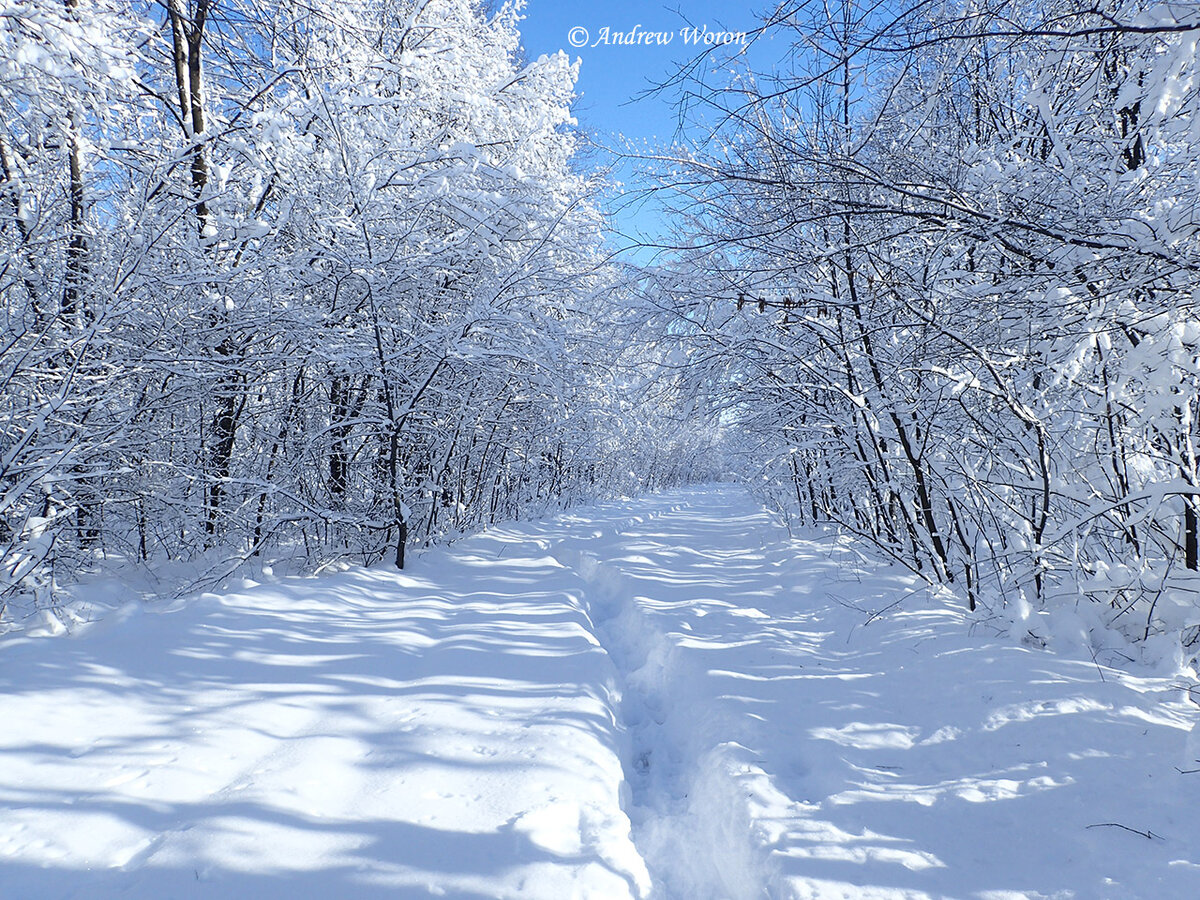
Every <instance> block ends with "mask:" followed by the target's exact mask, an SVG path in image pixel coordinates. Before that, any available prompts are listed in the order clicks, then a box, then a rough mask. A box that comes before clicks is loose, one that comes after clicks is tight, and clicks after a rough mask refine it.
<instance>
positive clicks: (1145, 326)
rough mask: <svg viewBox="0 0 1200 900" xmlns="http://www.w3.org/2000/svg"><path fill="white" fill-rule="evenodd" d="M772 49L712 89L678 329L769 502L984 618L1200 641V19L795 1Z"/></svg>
mask: <svg viewBox="0 0 1200 900" xmlns="http://www.w3.org/2000/svg"><path fill="white" fill-rule="evenodd" d="M767 36H772V37H774V39H775V41H774V45H775V46H779V45H781V44H782V45H784V46H788V47H791V50H790V51H789V52H788V53H787V55H786V57H785V59H784V60H783V61H782V64H781V65H779V66H777V67H776V68H775V69H774V70H773V72H772V73H764V72H759V73H749V72H746V73H743V74H741V75H739V76H737V77H736V78H735V79H734V80H733V81H732V82H731V83H730V84H728V85H726V86H719V87H713V88H710V87H705V86H704V85H702V84H695V85H693V101H692V103H693V107H692V108H693V109H696V110H702V113H700V114H699V115H701V116H702V118H703V120H704V122H706V123H707V124H708V129H707V131H705V132H704V133H705V138H704V139H703V140H697V141H695V142H693V149H692V152H691V154H690V155H688V156H685V157H682V158H675V159H671V160H670V161H669V162H670V165H671V167H672V168H673V170H674V172H675V174H674V176H670V175H668V176H666V180H667V182H668V183H669V184H672V185H674V186H675V188H676V189H677V196H678V197H679V198H680V199H679V203H678V204H677V207H678V216H679V219H678V221H679V222H680V223H681V226H680V227H681V232H683V233H684V234H685V235H686V236H685V237H684V238H683V239H682V240H681V243H683V244H686V245H687V246H689V247H691V248H694V249H690V250H685V251H683V252H682V253H681V254H680V255H681V261H680V264H679V266H678V270H679V277H680V279H681V281H682V282H690V284H691V285H692V287H691V289H690V290H686V289H685V290H680V291H677V292H676V294H675V296H676V304H675V313H676V316H677V320H678V321H686V322H687V323H688V325H687V328H688V330H689V331H690V333H691V334H692V337H693V340H694V342H695V345H696V346H697V347H698V348H700V349H699V351H698V352H700V353H708V354H712V355H716V356H719V357H720V358H721V360H722V362H721V366H722V367H723V368H724V370H725V371H726V375H725V377H724V384H725V385H726V390H727V392H728V396H729V399H728V409H729V410H730V411H729V412H728V413H727V414H726V417H727V421H728V422H729V423H730V424H731V425H735V426H736V430H739V431H740V432H741V433H742V434H743V436H744V448H745V449H744V455H745V456H746V457H747V458H749V459H751V460H753V461H755V464H757V465H761V466H762V467H763V470H764V472H765V473H766V474H767V475H768V476H769V477H768V480H767V482H766V483H767V484H768V485H769V486H770V491H771V493H772V494H773V496H774V497H775V498H776V502H777V503H778V504H779V505H780V506H781V507H782V508H784V509H786V510H787V511H788V513H789V515H791V516H796V517H799V518H800V519H802V520H805V521H813V520H816V521H833V522H837V523H839V524H840V525H841V526H843V527H844V528H846V529H848V530H850V531H852V532H854V533H856V534H860V535H862V536H864V537H867V538H869V539H870V540H872V541H873V542H875V543H876V544H877V545H878V546H879V547H881V548H882V549H884V550H885V551H886V552H888V553H889V554H891V555H892V556H893V557H894V558H896V559H898V560H900V561H903V562H905V563H906V564H908V565H910V566H911V567H913V568H914V569H916V570H918V571H921V572H923V573H925V574H926V575H927V576H929V577H931V578H934V579H937V580H942V581H948V582H954V583H955V584H956V585H959V586H961V588H962V590H963V593H964V595H965V596H966V597H967V598H969V602H970V603H971V605H972V606H974V605H975V604H976V602H986V603H987V604H989V605H990V604H993V603H996V602H1006V601H1011V600H1015V599H1016V598H1017V597H1021V596H1024V597H1026V598H1027V599H1029V600H1030V601H1032V602H1034V603H1036V604H1042V603H1055V602H1065V601H1073V599H1074V598H1077V597H1079V596H1081V595H1086V596H1090V597H1091V598H1093V599H1094V600H1097V601H1100V602H1103V603H1104V604H1106V605H1107V608H1108V610H1109V612H1108V618H1109V620H1110V621H1111V622H1112V623H1113V624H1114V625H1122V626H1128V627H1127V630H1128V631H1129V632H1130V633H1132V634H1135V635H1136V636H1139V637H1141V636H1145V635H1147V634H1149V633H1151V632H1154V631H1157V630H1159V629H1170V630H1176V629H1179V628H1190V629H1191V632H1194V631H1195V630H1196V628H1195V626H1198V625H1200V602H1198V601H1197V596H1200V595H1198V594H1197V584H1196V580H1195V577H1196V576H1195V575H1194V574H1190V573H1195V572H1196V570H1197V568H1198V566H1200V560H1198V559H1197V550H1196V542H1197V510H1198V508H1200V507H1198V505H1197V504H1198V501H1200V494H1198V485H1200V481H1198V480H1197V458H1196V447H1197V444H1198V441H1200V430H1198V429H1200V426H1198V425H1197V417H1198V415H1200V405H1198V404H1200V302H1198V301H1200V298H1198V297H1197V295H1196V292H1195V290H1196V289H1195V285H1196V278H1197V274H1200V273H1198V266H1200V242H1198V240H1197V228H1198V227H1200V219H1198V218H1197V217H1198V215H1200V196H1198V190H1200V181H1197V164H1198V163H1197V160H1198V158H1200V157H1198V154H1197V152H1196V151H1197V135H1198V134H1200V132H1197V128H1198V127H1200V107H1198V104H1197V99H1198V95H1197V85H1198V83H1200V82H1198V77H1197V76H1198V75H1200V73H1198V72H1197V54H1196V41H1197V39H1198V38H1200V7H1197V6H1196V5H1195V4H1192V3H1173V4H1166V3H1142V4H1136V3H1135V4H1129V3H1113V4H1107V5H1105V4H1101V5H1100V6H1094V5H1079V6H1076V5H1074V4H1073V3H1071V2H1015V3H1013V2H1004V3H1000V4H991V5H989V6H988V7H987V8H986V9H982V8H979V7H977V6H976V5H971V4H954V3H951V4H941V5H938V6H936V7H931V6H929V5H928V4H922V3H916V4H908V5H904V4H902V5H901V6H899V7H896V8H892V7H889V8H887V9H886V10H885V9H883V8H880V7H877V6H873V5H868V4H857V3H855V2H854V0H845V2H841V3H838V4H835V5H834V6H832V7H830V6H828V5H827V4H813V3H808V2H794V3H785V4H782V5H781V6H780V7H779V8H778V9H777V10H776V11H775V12H774V13H773V14H772V15H771V16H769V17H768V21H767V24H766V25H765V26H764V28H763V30H761V31H760V32H759V37H760V41H759V46H760V47H761V46H762V45H763V44H764V43H765V42H764V41H762V40H761V38H765V37H767ZM751 58H753V55H751ZM685 276H686V277H685ZM701 308H705V312H704V313H703V315H702V317H701V316H699V315H698V314H697V310H699V309H701ZM700 318H702V319H703V323H702V325H701V326H700V327H693V326H695V325H696V323H697V321H698V320H699V319H700ZM677 327H681V326H677ZM710 374H711V366H710V367H709V369H706V370H705V372H704V373H703V377H706V378H707V377H710ZM731 430H733V429H731ZM997 598H1002V599H1001V600H999V601H998V600H997Z"/></svg>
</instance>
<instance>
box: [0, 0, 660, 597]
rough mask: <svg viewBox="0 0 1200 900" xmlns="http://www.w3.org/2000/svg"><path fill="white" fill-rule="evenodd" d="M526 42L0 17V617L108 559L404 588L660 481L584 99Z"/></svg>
mask: <svg viewBox="0 0 1200 900" xmlns="http://www.w3.org/2000/svg"><path fill="white" fill-rule="evenodd" d="M518 21H519V18H518V15H517V12H516V10H515V9H514V8H513V7H511V6H505V7H503V8H501V9H499V10H498V11H495V10H493V11H488V10H487V9H486V8H485V6H484V4H481V3H478V2H474V0H422V2H417V0H315V2H314V0H305V2H293V0H272V2H270V3H259V2H257V0H162V2H160V3H149V2H147V3H128V2H126V0H88V2H86V3H83V2H78V0H29V2H24V3H21V4H16V5H12V4H10V5H9V7H8V8H6V9H5V10H3V11H0V310H2V312H0V315H2V316H3V320H2V321H0V384H2V385H3V387H2V390H0V405H2V410H0V558H2V559H3V570H2V572H0V608H2V607H3V606H4V605H5V604H7V603H9V602H11V601H12V600H13V598H17V597H20V598H24V599H23V601H22V602H29V600H30V598H33V600H35V601H36V600H38V599H39V598H40V599H41V600H46V599H48V598H51V597H52V595H53V593H54V591H55V588H56V583H58V582H62V581H65V580H68V579H69V578H70V577H73V575H74V574H75V573H77V572H78V571H80V570H83V569H87V568H88V567H90V566H92V565H94V564H95V563H97V562H98V561H100V560H101V559H102V558H105V557H110V556H117V557H120V558H124V559H130V560H140V561H142V562H145V563H147V564H152V565H153V564H157V563H160V562H162V561H164V560H168V559H170V560H176V559H193V558H197V557H205V556H209V557H212V559H213V560H214V565H215V567H216V568H215V570H214V571H218V572H220V571H227V570H229V568H230V567H231V566H234V565H236V564H238V563H239V562H241V561H244V560H246V559H249V558H250V557H252V556H254V555H256V554H262V553H264V552H265V551H270V552H286V553H292V552H300V553H303V554H304V555H305V557H306V558H307V559H309V560H320V559H328V558H330V557H331V556H335V555H339V554H348V555H352V556H353V558H355V559H357V560H360V561H361V560H367V561H371V560H377V559H379V558H381V557H384V556H387V557H388V558H391V559H395V560H396V561H397V562H399V563H402V562H403V559H404V548H405V546H406V544H411V543H413V542H416V541H420V540H424V539H427V538H429V537H430V536H434V535H437V534H440V533H446V532H453V531H456V530H457V531H461V530H466V529H470V528H472V527H476V526H478V525H479V524H480V523H483V522H488V521H492V520H495V519H497V518H508V517H513V516H516V515H519V514H522V513H525V512H528V511H530V510H539V509H541V508H543V507H544V506H545V505H546V504H547V503H550V502H562V501H569V500H571V499H572V498H575V497H580V496H589V495H591V494H594V493H596V492H598V491H613V490H621V489H628V490H632V489H635V488H637V487H638V486H640V484H641V483H642V479H643V478H646V477H648V480H649V481H650V482H653V481H654V478H655V476H654V475H649V476H646V473H647V471H649V470H651V469H653V466H652V465H649V466H648V465H645V464H643V460H641V459H640V457H639V454H640V453H642V450H640V449H639V448H640V447H652V445H653V442H651V441H648V440H647V439H646V437H645V435H646V434H648V433H649V432H650V431H651V430H652V429H653V422H652V420H651V419H650V418H647V415H648V414H647V413H645V412H644V411H643V412H639V411H638V410H631V409H630V408H629V407H630V406H631V405H632V401H630V400H629V399H628V395H629V393H630V391H631V389H632V384H633V383H632V381H630V380H628V379H630V378H633V376H632V375H629V376H628V378H626V377H625V376H622V375H621V373H622V372H628V371H629V370H627V369H626V368H625V367H624V365H623V363H622V359H623V357H622V354H623V353H627V352H628V351H626V350H622V348H621V345H620V344H619V342H617V341H615V340H614V339H613V338H612V337H611V336H610V335H611V330H610V324H611V320H612V319H613V318H614V312H613V311H614V310H617V309H619V305H620V291H619V289H618V288H617V287H616V286H615V285H616V279H615V275H614V272H613V270H612V269H611V268H606V267H605V266H604V265H603V259H602V256H601V252H600V250H601V225H600V219H599V216H598V214H597V212H596V209H595V206H594V204H593V199H592V198H593V197H594V196H595V193H596V185H595V184H593V183H592V182H591V180H590V179H589V178H588V177H585V176H584V175H582V174H580V171H579V170H578V168H577V166H576V164H575V163H574V162H573V154H574V152H575V150H576V143H577V140H578V138H577V136H576V134H575V133H574V130H573V128H572V126H573V120H572V118H571V109H570V107H571V102H572V100H573V92H574V80H575V74H576V73H575V70H574V68H573V67H572V65H571V64H570V63H569V61H568V60H567V58H566V57H565V55H563V54H559V55H556V56H549V57H542V58H540V59H537V60H533V61H527V60H524V59H522V57H521V51H520V43H519V35H518V31H517V25H518ZM639 416H641V418H640V419H639ZM639 422H640V424H639ZM621 423H625V424H621ZM626 425H627V426H628V427H626ZM618 426H620V427H618ZM639 429H640V430H639ZM659 449H661V448H659ZM647 452H657V451H656V450H652V451H647ZM675 456H676V462H677V463H678V459H679V454H675ZM633 473H640V474H633ZM663 473H664V474H663V477H666V478H670V477H673V476H671V475H670V473H668V472H667V471H666V470H665V469H664V470H663ZM676 474H678V473H676Z"/></svg>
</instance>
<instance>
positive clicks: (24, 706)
mask: <svg viewBox="0 0 1200 900" xmlns="http://www.w3.org/2000/svg"><path fill="white" fill-rule="evenodd" d="M975 631H976V633H974V634H971V633H970V631H969V629H968V627H967V623H966V622H965V621H964V618H963V614H962V613H961V611H960V610H959V609H958V608H957V607H956V606H955V605H953V604H951V603H948V602H947V600H946V599H945V598H942V597H940V596H936V595H934V594H932V593H931V592H929V591H927V590H926V589H925V588H924V587H923V586H922V585H921V584H920V583H919V582H918V581H916V580H915V579H914V578H912V577H911V576H908V575H905V574H898V573H896V572H892V571H888V570H886V569H883V568H882V567H880V566H878V565H866V564H864V563H862V562H860V561H858V560H857V559H856V557H854V556H853V555H852V554H851V553H850V551H849V550H848V548H847V547H846V546H845V545H844V544H842V543H841V542H839V541H837V540H835V539H833V538H814V539H812V540H807V541H804V540H797V541H792V540H789V539H788V537H787V535H786V533H785V532H783V531H782V529H781V528H780V527H779V526H778V525H776V524H775V523H774V522H773V521H772V520H771V518H770V517H769V516H768V514H767V513H765V512H764V511H762V510H761V509H759V508H758V507H757V506H756V505H755V504H754V502H753V501H752V500H751V499H750V498H749V497H747V496H746V495H745V494H744V493H742V492H740V491H738V490H736V489H733V488H715V489H708V490H697V491H690V492H680V493H674V494H666V495H660V496H657V497H653V498H649V499H646V500H642V501H629V502H625V503H621V504H612V505H608V506H602V507H595V508H590V509H587V510H582V511H577V512H574V513H572V514H568V515H564V516H561V517H559V518H557V519H554V520H551V521H547V522H541V523H533V524H523V525H513V526H504V527H497V528H493V529H490V530H489V531H488V532H486V533H485V534H482V535H478V536H475V537H473V538H470V539H469V540H465V541H462V542H459V543H458V544H456V545H454V546H452V547H450V548H445V549H439V550H435V551H431V552H429V553H426V554H424V555H423V556H421V557H420V558H419V559H417V560H416V561H415V563H414V564H413V566H412V568H411V569H410V570H409V571H408V572H405V573H397V572H394V571H389V570H388V569H386V568H376V569H371V570H358V571H350V572H346V573H342V574H339V575H335V576H327V577H320V578H309V579H283V580H280V581H278V582H275V583H269V584H261V585H257V586H247V587H246V588H245V589H243V590H240V591H237V592H235V593H228V594H223V595H220V596H217V595H205V596H202V597H200V598H196V599H193V600H191V601H190V602H187V603H180V604H175V605H174V606H170V607H166V608H157V607H155V606H149V607H147V608H145V609H144V610H137V609H136V608H134V607H128V608H126V609H125V610H122V612H121V614H119V615H110V616H108V617H107V618H105V619H103V620H102V621H101V622H100V623H99V624H98V625H96V626H93V627H91V628H90V629H84V630H83V632H82V633H80V634H77V635H75V636H73V637H60V638H54V639H44V638H31V637H22V638H9V639H8V640H7V641H5V642H3V643H2V644H0V898H4V900H9V898H22V900H24V898H29V900H34V898H36V900H42V898H56V897H78V898H105V897H132V898H146V900H150V898H154V900H158V898H167V897H214V898H215V897H221V898H225V897H235V898H236V897H247V898H249V897H254V898H275V897H280V898H282V897H288V898H291V897H314V898H315V897H322V898H323V897H330V898H332V897H339V898H341V897H346V898H358V897H363V898H370V897H389V898H395V897H427V896H450V897H475V898H480V897H530V898H546V900H561V898H571V897H593V898H615V900H619V898H629V897H659V898H664V900H675V898H681V900H682V898H686V900H692V898H695V900H706V898H743V897H744V898H751V897H753V898H762V897H768V898H790V897H796V898H834V897H838V898H843V897H845V898H912V900H915V898H981V900H1013V898H1019V897H1026V898H1037V897H1057V898H1081V900H1083V898H1100V900H1103V898H1112V900H1118V898H1147V900H1149V898H1181V900H1182V898H1189V900H1190V898H1194V897H1196V896H1200V840H1198V839H1197V834H1198V833H1200V828H1198V827H1197V826H1200V773H1190V772H1189V770H1190V769H1196V768H1200V763H1196V762H1191V763H1190V764H1189V763H1188V761H1189V758H1190V757H1192V756H1196V755H1200V753H1197V750H1200V747H1198V746H1197V742H1196V741H1195V740H1193V742H1192V746H1191V748H1190V751H1191V752H1190V753H1189V748H1188V747H1187V737H1188V730H1189V729H1190V728H1191V727H1192V725H1193V723H1194V721H1195V719H1196V713H1197V711H1198V710H1197V708H1196V706H1195V705H1194V704H1192V703H1190V702H1189V701H1188V699H1187V694H1186V692H1185V691H1184V690H1182V689H1181V682H1180V681H1179V679H1176V678H1160V677H1149V676H1143V677H1133V676H1130V675H1123V674H1120V673H1118V672H1116V671H1113V670H1110V669H1105V668H1103V667H1102V666H1100V665H1099V664H1097V663H1096V662H1094V661H1093V660H1092V659H1091V658H1090V655H1088V654H1085V653H1083V651H1080V654H1079V656H1078V657H1077V658H1075V657H1070V656H1060V655H1054V654H1051V653H1049V652H1046V651H1043V650H1038V649H1033V648H1029V647H1026V646H1022V645H1020V644H1019V643H1016V642H1014V641H1012V640H1011V639H1008V638H1001V637H995V636H991V635H989V634H988V633H986V629H982V628H977V629H976V630H975ZM1181 769H1182V770H1183V771H1184V772H1189V774H1183V773H1181V771H1180V770H1181ZM1137 832H1143V833H1144V834H1139V833H1137ZM1145 835H1149V837H1147V836H1145Z"/></svg>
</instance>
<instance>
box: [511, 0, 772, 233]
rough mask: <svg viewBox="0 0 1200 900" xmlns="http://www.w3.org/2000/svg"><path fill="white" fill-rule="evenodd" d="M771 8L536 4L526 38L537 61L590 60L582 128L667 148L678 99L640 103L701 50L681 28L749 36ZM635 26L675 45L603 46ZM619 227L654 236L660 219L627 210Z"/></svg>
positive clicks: (555, 0)
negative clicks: (553, 56) (557, 55)
mask: <svg viewBox="0 0 1200 900" xmlns="http://www.w3.org/2000/svg"><path fill="white" fill-rule="evenodd" d="M769 5H771V4H770V3H769V2H765V0H763V2H760V3H759V4H758V5H755V6H751V5H750V4H749V3H738V2H734V3H731V2H728V0H726V2H717V0H679V2H676V3H671V4H670V5H666V4H660V3H654V2H651V3H645V2H640V3H639V2H636V0H602V2H601V0H584V2H577V3H565V2H562V0H529V3H528V6H527V7H526V9H525V21H524V22H522V23H521V34H522V39H523V43H524V46H525V50H526V53H527V55H528V56H529V57H531V58H536V57H538V56H540V55H541V54H543V53H553V52H555V51H557V50H565V51H566V52H567V53H568V54H569V55H570V57H571V59H573V60H574V59H577V58H578V59H581V60H582V65H581V66H580V72H579V84H578V88H577V89H578V92H579V94H580V95H581V96H580V99H579V100H578V101H577V102H576V107H575V114H576V117H577V118H578V119H579V122H580V125H581V127H583V128H584V129H585V130H587V131H589V132H591V133H593V134H595V135H596V136H597V138H599V139H601V140H603V139H604V138H605V137H606V136H609V135H615V134H618V133H620V134H624V135H625V136H626V137H628V138H630V139H633V140H634V141H635V142H637V143H639V144H640V143H641V142H642V141H648V142H651V143H654V142H664V141H669V140H670V139H671V138H672V137H673V136H674V135H675V132H676V114H675V110H674V108H673V106H672V103H673V100H674V96H673V95H672V94H670V93H668V94H665V95H659V96H653V97H649V98H644V99H641V100H635V99H634V98H636V97H637V96H638V95H639V94H640V93H642V92H644V91H645V90H646V89H647V88H648V87H650V86H651V85H652V84H654V83H657V82H660V81H662V80H663V79H664V78H666V77H667V76H668V75H669V74H670V73H671V72H672V71H674V69H675V67H676V65H677V64H678V63H679V62H681V61H684V60H687V59H690V58H692V57H694V56H695V55H696V54H697V53H698V52H699V51H700V49H701V48H700V47H697V46H696V45H695V44H694V43H693V44H688V43H685V41H684V39H683V37H682V36H681V34H680V29H681V28H685V27H694V28H698V29H699V28H703V27H704V26H707V28H708V30H709V31H721V30H725V31H735V32H736V31H749V30H751V29H752V28H754V26H755V25H756V23H757V18H756V16H755V11H756V10H758V9H760V8H761V7H763V6H769ZM635 27H636V28H638V30H639V31H640V32H662V33H665V34H670V35H671V41H670V43H669V44H667V45H665V46H664V45H659V44H657V43H655V44H651V45H649V46H645V45H643V46H636V45H635V46H630V45H617V44H613V43H608V44H605V43H602V41H603V40H604V35H605V31H604V29H605V28H608V29H609V31H608V34H609V35H610V36H612V35H614V34H615V33H616V32H622V33H628V32H630V31H632V30H633V29H634V28H635ZM573 28H582V29H586V32H587V40H586V41H584V42H583V46H572V43H571V36H572V29H573ZM574 37H575V39H576V43H579V42H580V40H581V38H582V32H575V34H574ZM631 101H632V102H631ZM618 177H622V178H626V179H627V178H628V173H627V171H625V172H619V173H618ZM631 187H632V185H631ZM616 225H617V227H619V228H620V229H621V230H623V231H632V230H636V229H641V230H651V231H652V230H654V229H655V228H656V227H657V217H656V216H655V215H653V213H652V212H650V211H646V210H642V211H641V212H640V213H635V212H631V211H626V212H623V213H620V214H618V216H617V222H616Z"/></svg>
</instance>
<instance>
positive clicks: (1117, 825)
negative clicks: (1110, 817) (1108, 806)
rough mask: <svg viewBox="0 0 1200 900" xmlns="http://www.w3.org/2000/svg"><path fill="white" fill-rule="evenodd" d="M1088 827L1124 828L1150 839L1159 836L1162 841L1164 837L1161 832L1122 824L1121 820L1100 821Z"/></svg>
mask: <svg viewBox="0 0 1200 900" xmlns="http://www.w3.org/2000/svg"><path fill="white" fill-rule="evenodd" d="M1088 828H1123V829H1125V830H1126V831H1131V832H1133V833H1134V834H1140V835H1141V836H1142V837H1144V838H1145V839H1146V840H1148V841H1149V840H1152V839H1153V838H1158V839H1159V840H1160V841H1161V840H1162V839H1163V837H1162V835H1161V834H1155V833H1154V832H1153V831H1150V830H1148V829H1147V830H1146V831H1138V830H1137V829H1136V828H1130V827H1129V826H1128V825H1122V824H1121V823H1120V822H1098V823H1096V824H1095V825H1089V826H1088Z"/></svg>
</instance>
